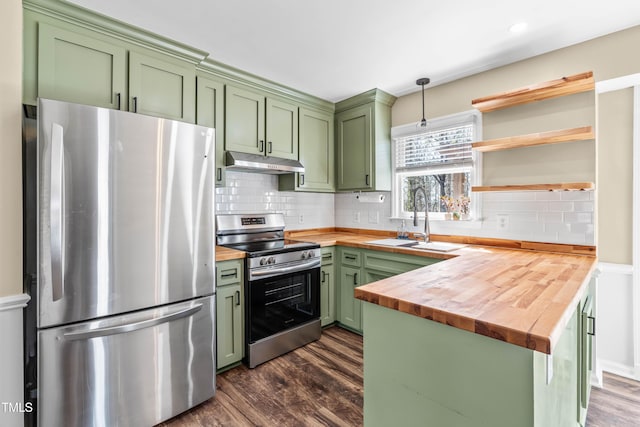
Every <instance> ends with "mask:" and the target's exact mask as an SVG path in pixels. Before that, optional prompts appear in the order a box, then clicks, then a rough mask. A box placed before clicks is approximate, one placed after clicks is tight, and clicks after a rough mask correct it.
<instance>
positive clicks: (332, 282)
mask: <svg viewBox="0 0 640 427" xmlns="http://www.w3.org/2000/svg"><path fill="white" fill-rule="evenodd" d="M321 252H322V266H321V267H320V322H321V325H322V326H328V325H331V324H333V323H335V321H336V274H335V273H336V267H335V265H334V264H333V258H334V256H335V251H334V249H333V248H330V247H326V248H322V249H321Z"/></svg>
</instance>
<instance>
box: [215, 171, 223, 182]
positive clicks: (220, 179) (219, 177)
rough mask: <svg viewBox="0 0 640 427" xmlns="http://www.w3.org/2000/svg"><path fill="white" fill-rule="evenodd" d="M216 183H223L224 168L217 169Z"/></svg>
mask: <svg viewBox="0 0 640 427" xmlns="http://www.w3.org/2000/svg"><path fill="white" fill-rule="evenodd" d="M216 181H222V168H218V169H216Z"/></svg>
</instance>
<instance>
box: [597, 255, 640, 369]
mask: <svg viewBox="0 0 640 427" xmlns="http://www.w3.org/2000/svg"><path fill="white" fill-rule="evenodd" d="M599 269H600V271H601V274H600V276H599V277H598V291H597V292H598V296H597V300H596V304H597V311H598V312H597V323H596V336H597V350H596V351H597V357H598V362H599V364H600V367H601V368H602V370H604V371H607V372H612V373H614V374H617V375H622V376H626V377H630V378H635V379H637V380H640V370H639V369H638V368H637V367H635V366H634V365H635V361H634V342H635V340H634V328H633V310H634V307H633V298H632V297H633V267H632V266H631V265H626V264H612V263H600V264H599Z"/></svg>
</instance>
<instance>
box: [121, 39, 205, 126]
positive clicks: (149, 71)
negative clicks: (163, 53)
mask: <svg viewBox="0 0 640 427" xmlns="http://www.w3.org/2000/svg"><path fill="white" fill-rule="evenodd" d="M195 82H196V79H195V67H191V66H189V65H188V64H186V63H185V64H184V65H183V64H179V63H177V62H176V63H174V62H168V61H165V60H162V59H159V58H156V57H153V56H150V55H144V54H142V53H139V52H130V53H129V111H133V112H134V113H141V114H148V115H150V116H155V117H165V118H168V119H174V120H181V121H184V122H189V123H194V122H195V119H196V117H195V105H196V99H195V96H196V87H195V84H196V83H195Z"/></svg>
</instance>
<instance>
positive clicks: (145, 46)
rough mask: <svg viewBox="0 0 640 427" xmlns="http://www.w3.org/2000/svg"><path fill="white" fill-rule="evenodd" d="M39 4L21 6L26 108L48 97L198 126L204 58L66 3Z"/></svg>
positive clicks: (192, 51)
mask: <svg viewBox="0 0 640 427" xmlns="http://www.w3.org/2000/svg"><path fill="white" fill-rule="evenodd" d="M35 3H36V2H34V3H32V2H31V1H28V0H25V2H24V3H23V6H24V14H23V16H24V23H23V31H24V36H23V40H24V42H23V47H24V69H23V102H24V103H25V104H35V103H36V100H37V98H38V97H44V98H52V99H58V100H62V101H69V102H77V103H80V104H87V105H95V106H98V107H105V108H112V109H119V110H125V111H133V112H138V113H142V114H147V115H151V116H156V117H164V118H169V119H175V120H181V121H186V122H190V123H194V122H195V119H196V117H195V111H196V98H195V96H196V80H195V64H196V63H197V62H199V61H201V60H202V56H201V54H202V52H199V51H195V50H191V49H190V48H188V47H186V46H183V45H178V44H172V43H171V41H169V40H166V39H162V37H161V36H157V38H155V37H150V36H149V34H148V33H144V34H143V33H139V32H138V30H137V29H135V28H133V27H128V26H126V24H123V23H119V22H117V21H112V20H109V18H106V17H97V16H94V15H92V14H91V12H89V11H86V10H84V9H77V8H74V7H73V6H70V5H67V4H62V2H60V3H54V2H51V3H49V2H37V4H35ZM45 4H46V7H44V5H45ZM49 8H59V9H60V10H50V9H49ZM75 22H82V23H83V25H76V24H74V23H75ZM137 36H139V37H140V38H136V37H137Z"/></svg>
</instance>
